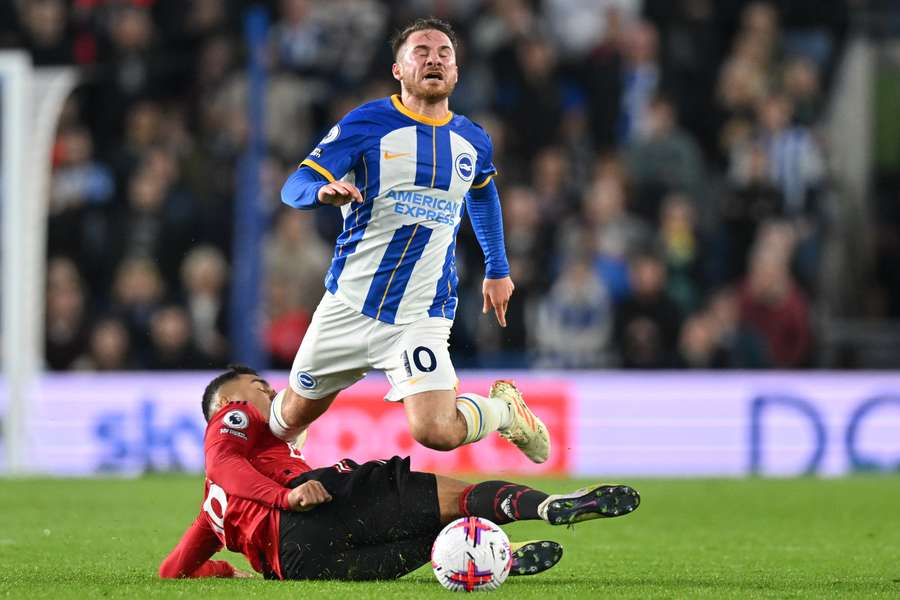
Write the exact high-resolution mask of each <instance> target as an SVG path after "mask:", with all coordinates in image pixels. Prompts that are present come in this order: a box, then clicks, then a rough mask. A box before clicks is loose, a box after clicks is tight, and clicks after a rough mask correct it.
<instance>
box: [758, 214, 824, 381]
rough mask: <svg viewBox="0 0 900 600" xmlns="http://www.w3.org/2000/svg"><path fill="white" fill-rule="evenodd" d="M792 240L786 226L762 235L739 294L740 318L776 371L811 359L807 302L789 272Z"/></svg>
mask: <svg viewBox="0 0 900 600" xmlns="http://www.w3.org/2000/svg"><path fill="white" fill-rule="evenodd" d="M792 238H793V231H792V229H791V227H790V225H786V224H773V225H771V226H769V227H767V228H766V229H765V230H763V231H762V232H761V234H760V236H759V239H758V242H757V244H756V246H755V248H754V250H753V253H752V255H751V259H750V270H749V273H748V274H747V278H746V280H745V281H744V283H743V285H742V286H741V291H740V313H741V319H742V320H743V321H744V322H745V323H747V325H748V326H750V327H751V328H753V329H754V330H755V331H756V332H758V333H759V334H760V335H761V336H762V337H763V339H764V340H765V342H766V350H767V352H766V353H767V354H768V356H769V357H770V358H771V360H772V366H774V367H776V368H779V369H796V368H800V367H805V366H808V365H809V360H810V358H811V355H810V350H811V342H812V335H811V331H810V322H809V303H808V301H807V299H806V296H805V295H804V294H803V292H802V291H801V290H800V288H799V287H798V286H797V284H796V283H795V282H794V280H793V278H792V276H791V272H790V256H791V251H792V246H793V239H792Z"/></svg>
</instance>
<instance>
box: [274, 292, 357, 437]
mask: <svg viewBox="0 0 900 600" xmlns="http://www.w3.org/2000/svg"><path fill="white" fill-rule="evenodd" d="M371 325H372V320H371V319H369V318H367V317H365V316H363V315H360V314H359V313H357V312H356V311H354V310H352V309H350V308H348V307H346V306H344V304H342V303H341V302H340V301H339V300H337V299H336V298H335V297H334V296H333V295H331V294H330V293H326V294H325V296H324V297H323V298H322V301H321V302H320V303H319V306H318V307H317V308H316V312H315V314H314V315H313V318H312V321H311V322H310V325H309V329H308V330H307V331H306V335H305V336H304V337H303V341H302V342H301V344H300V348H299V349H298V350H297V356H296V357H295V358H294V364H293V366H292V367H291V375H290V385H289V387H288V388H287V389H285V390H282V391H281V392H279V393H278V395H276V396H275V399H274V400H273V401H272V410H271V413H270V416H269V427H270V429H271V430H272V433H274V434H275V435H276V436H278V437H279V438H281V439H284V440H291V439H295V438H296V437H297V436H298V435H299V434H300V433H301V432H303V431H304V430H305V429H306V428H307V427H309V425H310V424H311V423H312V422H313V421H315V420H316V419H317V418H319V417H320V416H321V415H322V414H323V413H324V412H325V411H326V410H328V407H329V406H331V403H332V402H333V401H334V399H335V398H336V397H337V395H338V393H339V392H340V391H341V390H344V389H346V388H348V387H350V386H351V385H353V384H354V383H356V382H357V381H359V380H360V379H361V378H362V377H363V376H364V375H365V373H366V371H368V369H369V364H368V357H367V355H368V347H367V338H368V336H369V334H370V331H369V330H370V329H371Z"/></svg>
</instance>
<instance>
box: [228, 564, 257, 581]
mask: <svg viewBox="0 0 900 600" xmlns="http://www.w3.org/2000/svg"><path fill="white" fill-rule="evenodd" d="M231 568H232V569H234V574H233V575H232V577H234V578H237V579H247V578H249V577H256V575H254V574H253V573H250V572H249V571H244V570H243V569H238V568H237V567H231Z"/></svg>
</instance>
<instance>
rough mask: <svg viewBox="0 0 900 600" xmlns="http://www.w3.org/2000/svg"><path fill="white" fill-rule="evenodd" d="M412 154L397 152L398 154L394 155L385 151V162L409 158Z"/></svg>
mask: <svg viewBox="0 0 900 600" xmlns="http://www.w3.org/2000/svg"><path fill="white" fill-rule="evenodd" d="M410 154H412V152H397V153H396V154H393V153H391V152H388V151H387V150H385V151H384V160H392V159H394V158H400V157H401V156H409V155H410Z"/></svg>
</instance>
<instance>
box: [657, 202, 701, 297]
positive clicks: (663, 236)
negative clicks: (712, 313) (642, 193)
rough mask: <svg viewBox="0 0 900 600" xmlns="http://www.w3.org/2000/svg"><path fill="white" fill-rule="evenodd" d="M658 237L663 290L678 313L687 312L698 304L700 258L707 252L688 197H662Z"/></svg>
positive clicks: (699, 293)
mask: <svg viewBox="0 0 900 600" xmlns="http://www.w3.org/2000/svg"><path fill="white" fill-rule="evenodd" d="M658 237H659V243H660V246H661V248H662V253H663V257H664V259H665V262H666V271H667V277H666V281H667V284H666V291H667V292H668V294H669V296H670V297H671V298H672V299H673V300H674V301H675V302H676V304H678V307H679V309H680V311H681V313H682V314H690V313H692V312H694V311H695V310H696V309H697V308H698V307H699V306H700V303H701V298H702V295H703V293H704V292H705V291H706V287H707V268H706V265H705V264H704V259H705V257H706V256H707V254H708V251H707V247H706V243H705V239H704V237H703V236H702V235H701V234H700V231H699V229H698V227H697V222H696V217H695V211H694V205H693V203H692V202H691V200H690V198H688V197H687V196H685V195H684V194H678V193H673V194H669V195H668V196H666V198H665V200H664V201H663V205H662V209H661V217H660V229H659V236H658Z"/></svg>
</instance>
